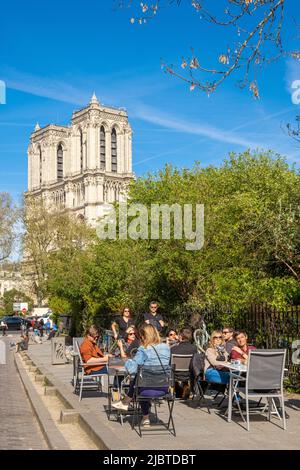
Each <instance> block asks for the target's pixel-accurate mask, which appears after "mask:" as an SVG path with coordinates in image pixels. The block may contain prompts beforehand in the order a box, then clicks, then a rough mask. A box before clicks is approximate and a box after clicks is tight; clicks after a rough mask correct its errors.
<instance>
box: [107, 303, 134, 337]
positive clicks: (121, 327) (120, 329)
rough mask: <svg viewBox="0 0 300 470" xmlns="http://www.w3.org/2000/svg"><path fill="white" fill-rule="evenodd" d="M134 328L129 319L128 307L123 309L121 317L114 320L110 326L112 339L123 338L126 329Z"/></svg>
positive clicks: (132, 322)
mask: <svg viewBox="0 0 300 470" xmlns="http://www.w3.org/2000/svg"><path fill="white" fill-rule="evenodd" d="M129 326H134V321H133V319H132V318H131V312H130V309H129V308H128V307H125V308H123V312H122V315H121V316H119V317H118V318H116V319H115V321H113V322H112V324H111V329H112V331H113V334H114V338H115V339H117V338H118V337H119V338H124V336H125V334H126V330H127V328H129Z"/></svg>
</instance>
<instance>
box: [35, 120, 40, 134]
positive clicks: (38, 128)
mask: <svg viewBox="0 0 300 470" xmlns="http://www.w3.org/2000/svg"><path fill="white" fill-rule="evenodd" d="M39 130H40V125H39V123H38V122H37V123H36V125H35V128H34V132H36V131H39Z"/></svg>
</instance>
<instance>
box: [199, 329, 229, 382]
mask: <svg viewBox="0 0 300 470" xmlns="http://www.w3.org/2000/svg"><path fill="white" fill-rule="evenodd" d="M227 361H228V352H227V351H226V349H225V346H224V339H223V335H222V331H213V332H212V334H211V337H210V340H209V347H208V348H207V350H206V351H205V365H204V374H205V379H206V380H207V381H208V382H213V383H219V384H228V382H229V377H230V375H229V371H228V369H227V368H226V366H227V365H228V362H227Z"/></svg>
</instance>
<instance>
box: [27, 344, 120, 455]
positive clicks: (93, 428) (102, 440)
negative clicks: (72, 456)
mask: <svg viewBox="0 0 300 470" xmlns="http://www.w3.org/2000/svg"><path fill="white" fill-rule="evenodd" d="M27 357H28V358H29V353H28V352H27ZM35 366H36V367H37V368H38V370H39V372H40V374H42V375H43V376H44V377H45V382H46V385H47V386H52V387H55V389H56V396H57V397H58V398H59V399H60V401H61V402H62V403H63V405H64V407H65V408H66V409H67V410H73V411H74V412H77V413H78V424H79V425H80V427H81V428H82V429H83V431H84V432H86V434H87V435H88V436H89V437H90V439H92V441H93V442H94V443H95V444H96V446H97V447H98V450H124V449H128V444H127V443H125V442H124V441H123V440H122V438H121V435H120V434H116V433H114V432H113V431H112V430H111V429H109V428H108V426H107V424H106V423H105V422H104V421H100V420H99V419H98V418H97V416H95V414H96V413H95V412H94V411H91V410H90V409H86V410H84V409H82V408H83V407H84V404H83V403H82V402H81V404H79V402H78V396H77V395H73V393H72V392H71V391H70V390H69V389H68V387H67V386H66V385H65V384H64V383H62V382H61V381H60V380H59V379H57V378H56V377H55V376H54V375H53V374H52V373H51V372H49V371H48V369H47V368H46V367H45V366H43V365H41V364H39V363H38V361H36V360H35ZM95 411H96V410H95Z"/></svg>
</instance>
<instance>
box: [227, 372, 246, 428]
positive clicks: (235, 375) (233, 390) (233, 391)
mask: <svg viewBox="0 0 300 470" xmlns="http://www.w3.org/2000/svg"><path fill="white" fill-rule="evenodd" d="M226 367H227V368H228V369H230V379H229V394H228V395H229V397H228V417H227V421H228V423H230V421H231V417H232V399H233V397H234V395H235V394H236V390H237V387H238V383H239V382H238V380H236V383H235V384H234V379H238V376H239V375H243V376H245V375H246V374H247V369H248V368H247V366H246V365H245V364H231V363H228V364H227V365H226ZM237 403H238V402H237ZM238 407H240V405H239V403H238Z"/></svg>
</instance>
